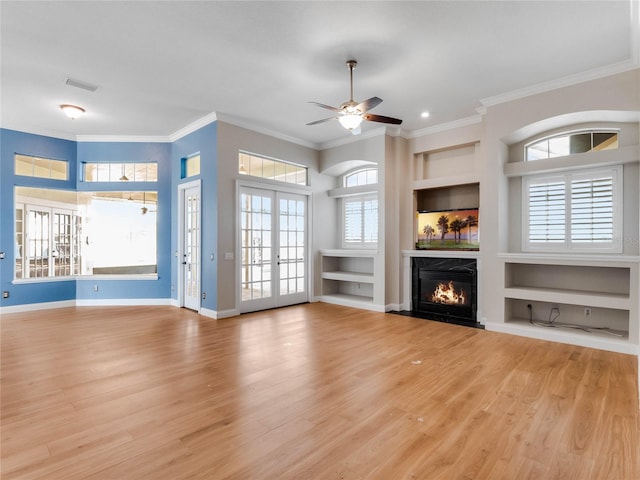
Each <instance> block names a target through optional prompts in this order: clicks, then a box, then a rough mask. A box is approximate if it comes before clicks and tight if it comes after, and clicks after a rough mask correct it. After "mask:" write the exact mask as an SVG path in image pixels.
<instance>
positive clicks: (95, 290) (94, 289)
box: [93, 284, 98, 292]
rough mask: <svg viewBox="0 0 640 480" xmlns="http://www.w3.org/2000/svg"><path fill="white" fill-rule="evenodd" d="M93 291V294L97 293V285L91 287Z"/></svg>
mask: <svg viewBox="0 0 640 480" xmlns="http://www.w3.org/2000/svg"><path fill="white" fill-rule="evenodd" d="M93 291H94V292H97V291H98V285H97V284H96V285H94V286H93Z"/></svg>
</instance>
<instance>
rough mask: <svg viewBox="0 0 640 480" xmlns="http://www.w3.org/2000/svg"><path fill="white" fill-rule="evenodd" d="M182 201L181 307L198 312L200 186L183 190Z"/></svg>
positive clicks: (199, 286)
mask: <svg viewBox="0 0 640 480" xmlns="http://www.w3.org/2000/svg"><path fill="white" fill-rule="evenodd" d="M181 201H182V206H181V207H182V232H181V235H182V242H181V243H182V258H181V262H180V266H181V267H182V268H181V289H180V291H181V292H180V293H181V297H182V298H181V301H180V304H181V306H183V307H185V308H189V309H191V310H196V311H199V310H200V289H201V280H200V267H201V245H200V238H201V232H200V230H201V228H200V225H201V200H200V185H197V186H191V187H188V188H184V189H183V190H182V195H181Z"/></svg>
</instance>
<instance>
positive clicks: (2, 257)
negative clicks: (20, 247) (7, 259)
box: [0, 252, 4, 260]
mask: <svg viewBox="0 0 640 480" xmlns="http://www.w3.org/2000/svg"><path fill="white" fill-rule="evenodd" d="M0 260H4V252H0Z"/></svg>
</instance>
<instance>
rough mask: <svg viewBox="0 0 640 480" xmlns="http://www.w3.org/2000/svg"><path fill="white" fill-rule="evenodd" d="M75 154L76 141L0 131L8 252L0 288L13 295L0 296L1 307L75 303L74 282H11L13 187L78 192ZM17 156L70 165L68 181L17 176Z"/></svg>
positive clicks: (0, 240) (1, 209)
mask: <svg viewBox="0 0 640 480" xmlns="http://www.w3.org/2000/svg"><path fill="white" fill-rule="evenodd" d="M76 151H77V150H76V142H73V141H70V140H61V139H59V138H52V137H46V136H42V135H32V134H29V133H23V132H17V131H15V130H7V129H0V172H1V173H0V251H2V252H5V259H4V260H0V285H1V290H2V291H3V292H4V291H7V292H9V295H10V296H9V298H6V299H4V298H1V296H0V305H1V306H9V305H21V304H27V303H39V302H54V301H61V300H72V299H74V298H75V296H76V282H75V281H74V280H65V281H55V282H45V283H30V284H17V285H14V284H12V283H11V282H12V281H13V269H14V265H15V253H14V246H15V239H14V230H15V227H14V223H15V208H14V187H15V186H25V187H40V188H55V189H59V190H75V187H76V179H77V177H76V172H77V161H76V158H77V156H76ZM16 153H21V154H24V155H32V156H37V157H44V158H52V159H55V160H65V161H67V162H69V180H51V179H46V178H34V177H23V176H19V175H15V174H14V171H15V168H14V155H15V154H16Z"/></svg>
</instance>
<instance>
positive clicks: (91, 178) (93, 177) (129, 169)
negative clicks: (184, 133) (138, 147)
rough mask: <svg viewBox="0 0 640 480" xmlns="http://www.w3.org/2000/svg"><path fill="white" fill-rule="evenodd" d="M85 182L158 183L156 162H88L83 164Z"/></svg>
mask: <svg viewBox="0 0 640 480" xmlns="http://www.w3.org/2000/svg"><path fill="white" fill-rule="evenodd" d="M83 169H84V172H83V178H84V181H85V182H157V181H158V164H157V163H156V162H140V163H122V162H115V163H110V162H101V163H92V162H87V163H84V164H83Z"/></svg>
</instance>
